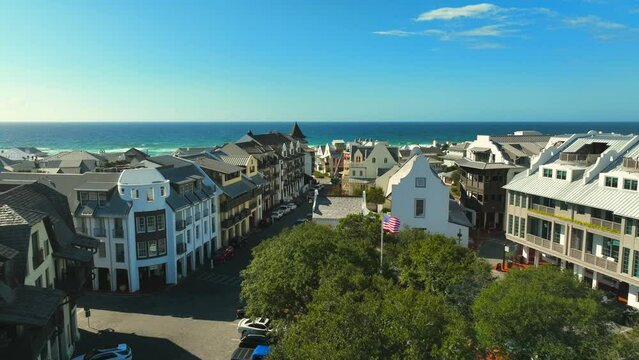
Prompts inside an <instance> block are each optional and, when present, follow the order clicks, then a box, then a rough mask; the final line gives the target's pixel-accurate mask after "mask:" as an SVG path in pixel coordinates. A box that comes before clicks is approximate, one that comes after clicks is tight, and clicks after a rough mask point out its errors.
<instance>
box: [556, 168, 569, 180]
mask: <svg viewBox="0 0 639 360" xmlns="http://www.w3.org/2000/svg"><path fill="white" fill-rule="evenodd" d="M566 175H567V174H566V170H557V173H556V175H555V177H556V178H557V179H559V180H566Z"/></svg>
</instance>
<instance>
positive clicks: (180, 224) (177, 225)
mask: <svg viewBox="0 0 639 360" xmlns="http://www.w3.org/2000/svg"><path fill="white" fill-rule="evenodd" d="M184 228H186V221H185V220H175V230H177V231H182V230H184Z"/></svg>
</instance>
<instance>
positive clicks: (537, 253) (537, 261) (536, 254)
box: [534, 250, 541, 267]
mask: <svg viewBox="0 0 639 360" xmlns="http://www.w3.org/2000/svg"><path fill="white" fill-rule="evenodd" d="M540 259H541V252H539V250H535V260H534V261H535V263H534V264H535V267H538V266H539V260H540Z"/></svg>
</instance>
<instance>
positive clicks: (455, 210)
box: [448, 200, 473, 228]
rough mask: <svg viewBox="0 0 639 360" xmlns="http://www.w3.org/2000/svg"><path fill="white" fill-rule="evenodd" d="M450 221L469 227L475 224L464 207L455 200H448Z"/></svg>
mask: <svg viewBox="0 0 639 360" xmlns="http://www.w3.org/2000/svg"><path fill="white" fill-rule="evenodd" d="M448 222H451V223H453V224H457V225H461V226H465V227H468V228H470V227H472V226H473V224H471V222H470V221H469V220H468V217H467V216H466V214H465V213H464V210H463V209H462V207H461V206H460V205H459V204H458V203H457V202H456V201H455V200H448Z"/></svg>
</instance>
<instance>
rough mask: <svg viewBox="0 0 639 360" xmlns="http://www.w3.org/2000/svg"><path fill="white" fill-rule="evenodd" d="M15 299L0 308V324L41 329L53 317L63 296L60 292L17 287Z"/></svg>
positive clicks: (40, 288) (39, 288) (33, 287)
mask: <svg viewBox="0 0 639 360" xmlns="http://www.w3.org/2000/svg"><path fill="white" fill-rule="evenodd" d="M14 295H15V298H14V299H13V301H11V302H8V303H7V302H3V304H2V307H0V323H3V324H19V325H31V326H37V327H43V326H45V325H47V323H49V321H50V320H51V317H52V316H54V314H55V312H56V310H57V309H58V305H59V304H60V303H61V302H62V299H63V298H64V296H65V294H64V292H63V291H61V290H56V289H49V288H42V287H36V286H24V285H23V286H18V287H17V288H16V289H15V293H14Z"/></svg>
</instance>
